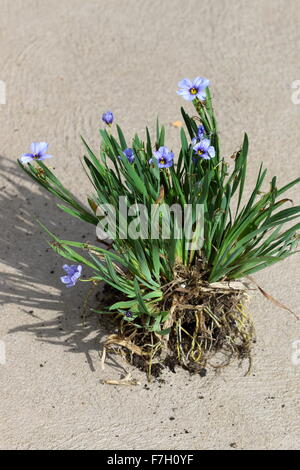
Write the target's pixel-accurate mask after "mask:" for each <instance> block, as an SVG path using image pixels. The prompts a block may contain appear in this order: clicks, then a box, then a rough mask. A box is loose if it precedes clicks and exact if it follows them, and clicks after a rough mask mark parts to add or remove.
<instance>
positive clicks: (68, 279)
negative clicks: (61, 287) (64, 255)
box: [60, 264, 82, 287]
mask: <svg viewBox="0 0 300 470" xmlns="http://www.w3.org/2000/svg"><path fill="white" fill-rule="evenodd" d="M63 270H64V271H65V272H66V273H67V275H66V276H61V278H60V280H61V282H62V283H63V284H65V285H66V287H74V286H75V284H76V282H77V281H78V279H79V278H80V276H81V273H82V266H80V264H79V265H77V264H72V265H71V266H70V265H68V264H64V265H63Z"/></svg>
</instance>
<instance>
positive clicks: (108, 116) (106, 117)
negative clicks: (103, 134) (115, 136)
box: [102, 111, 114, 126]
mask: <svg viewBox="0 0 300 470" xmlns="http://www.w3.org/2000/svg"><path fill="white" fill-rule="evenodd" d="M113 120H114V115H113V113H112V112H111V111H106V112H105V113H103V114H102V121H104V122H105V124H108V125H109V126H110V125H111V124H112V123H113Z"/></svg>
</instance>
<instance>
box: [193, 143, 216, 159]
mask: <svg viewBox="0 0 300 470" xmlns="http://www.w3.org/2000/svg"><path fill="white" fill-rule="evenodd" d="M193 149H194V150H195V156H197V157H201V158H203V159H204V160H210V159H211V158H214V157H215V156H216V152H215V148H214V147H213V146H212V145H210V140H209V139H202V140H201V141H200V142H199V143H198V144H196V145H195V146H194V147H193Z"/></svg>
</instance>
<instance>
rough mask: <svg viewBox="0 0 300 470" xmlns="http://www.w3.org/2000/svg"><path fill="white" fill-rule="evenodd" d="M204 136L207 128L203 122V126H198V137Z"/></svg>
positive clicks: (199, 138)
mask: <svg viewBox="0 0 300 470" xmlns="http://www.w3.org/2000/svg"><path fill="white" fill-rule="evenodd" d="M204 136H205V129H204V126H203V124H201V126H198V129H197V139H198V140H201V139H203V137H204Z"/></svg>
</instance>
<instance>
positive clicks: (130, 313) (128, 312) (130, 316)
mask: <svg viewBox="0 0 300 470" xmlns="http://www.w3.org/2000/svg"><path fill="white" fill-rule="evenodd" d="M125 316H126V317H127V318H132V317H133V313H132V311H131V310H128V311H127V312H126V313H125Z"/></svg>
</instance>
